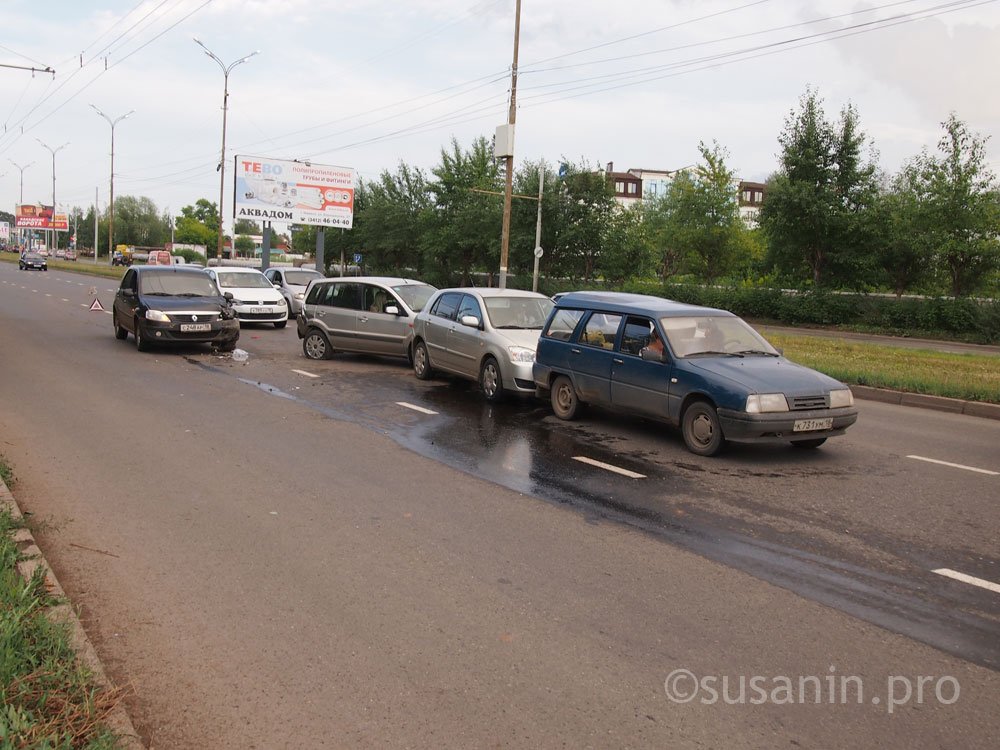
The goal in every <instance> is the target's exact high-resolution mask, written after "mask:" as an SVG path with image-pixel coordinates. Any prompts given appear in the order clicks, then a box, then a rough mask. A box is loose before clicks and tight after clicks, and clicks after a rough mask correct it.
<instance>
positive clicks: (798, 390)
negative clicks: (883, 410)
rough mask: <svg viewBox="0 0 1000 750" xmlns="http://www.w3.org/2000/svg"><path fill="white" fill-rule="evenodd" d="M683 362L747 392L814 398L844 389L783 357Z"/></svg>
mask: <svg viewBox="0 0 1000 750" xmlns="http://www.w3.org/2000/svg"><path fill="white" fill-rule="evenodd" d="M684 361H685V362H686V363H687V364H688V366H690V367H691V368H693V369H695V370H702V371H704V372H709V373H712V374H713V375H719V376H722V377H724V378H727V379H728V380H731V381H734V382H736V383H739V384H740V385H742V386H744V387H746V389H747V391H748V392H750V393H784V394H786V395H788V396H816V395H819V394H821V393H824V394H825V393H826V392H827V391H829V390H835V389H837V388H843V387H844V385H843V383H841V382H840V381H838V380H834V379H833V378H831V377H829V376H827V375H824V374H823V373H821V372H816V371H815V370H812V369H810V368H808V367H803V366H802V365H797V364H795V363H794V362H791V361H789V360H787V359H785V358H784V357H764V356H760V355H747V356H745V357H694V358H691V359H686V360H684Z"/></svg>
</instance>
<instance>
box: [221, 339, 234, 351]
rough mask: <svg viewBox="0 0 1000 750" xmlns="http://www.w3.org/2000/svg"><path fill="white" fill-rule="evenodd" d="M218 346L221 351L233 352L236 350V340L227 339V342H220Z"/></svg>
mask: <svg viewBox="0 0 1000 750" xmlns="http://www.w3.org/2000/svg"><path fill="white" fill-rule="evenodd" d="M218 348H219V351H220V352H233V351H236V342H235V341H227V342H226V343H225V344H219V347H218Z"/></svg>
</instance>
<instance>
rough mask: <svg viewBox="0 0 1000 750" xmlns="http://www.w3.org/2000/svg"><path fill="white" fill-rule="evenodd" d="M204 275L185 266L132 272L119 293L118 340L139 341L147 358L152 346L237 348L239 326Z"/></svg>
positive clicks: (115, 312) (227, 299) (226, 299)
mask: <svg viewBox="0 0 1000 750" xmlns="http://www.w3.org/2000/svg"><path fill="white" fill-rule="evenodd" d="M230 301H231V295H223V294H222V292H220V291H219V287H218V286H216V284H215V282H214V281H212V279H211V278H210V277H209V275H208V274H207V273H205V271H203V270H201V269H197V268H185V267H183V266H133V267H131V268H129V269H128V270H127V271H126V272H125V276H123V277H122V283H121V286H120V287H118V291H117V292H116V293H115V303H114V309H113V311H112V316H111V318H112V324H113V325H114V328H115V336H116V337H117V338H119V339H123V340H124V339H126V338H128V335H129V333H131V334H132V335H133V336H135V346H136V348H137V349H138V350H139V351H141V352H143V351H146V350H147V349H148V348H149V346H150V345H151V344H161V343H162V344H212V345H213V346H215V347H217V348H218V349H219V350H220V351H224V352H228V351H232V350H233V349H235V348H236V342H237V340H238V339H239V337H240V322H239V320H237V318H236V313H235V312H234V311H233V307H232V305H231V304H230Z"/></svg>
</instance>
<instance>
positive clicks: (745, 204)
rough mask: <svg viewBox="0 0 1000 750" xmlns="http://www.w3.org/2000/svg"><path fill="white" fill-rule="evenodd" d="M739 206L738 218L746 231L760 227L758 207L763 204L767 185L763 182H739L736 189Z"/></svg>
mask: <svg viewBox="0 0 1000 750" xmlns="http://www.w3.org/2000/svg"><path fill="white" fill-rule="evenodd" d="M737 190H738V193H737V195H738V196H739V204H740V218H741V219H743V223H744V224H746V225H747V228H748V229H756V228H757V227H759V226H760V207H761V206H762V205H763V204H764V193H765V191H766V190H767V185H765V184H764V183H763V182H748V181H746V180H740V183H739V186H738V187H737Z"/></svg>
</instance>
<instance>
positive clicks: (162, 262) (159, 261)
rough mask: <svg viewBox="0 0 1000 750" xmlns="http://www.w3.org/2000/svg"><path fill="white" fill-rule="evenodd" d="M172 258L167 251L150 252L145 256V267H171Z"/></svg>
mask: <svg viewBox="0 0 1000 750" xmlns="http://www.w3.org/2000/svg"><path fill="white" fill-rule="evenodd" d="M173 264H174V257H173V256H172V255H171V254H170V252H169V251H167V250H150V251H149V252H148V253H147V254H146V265H147V266H172V265H173Z"/></svg>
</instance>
